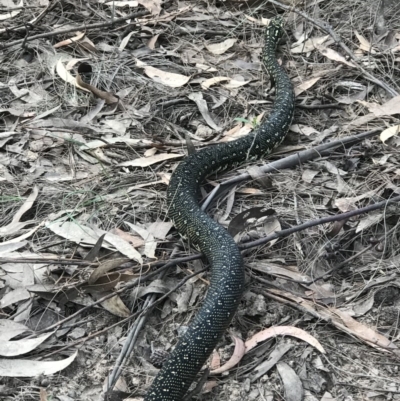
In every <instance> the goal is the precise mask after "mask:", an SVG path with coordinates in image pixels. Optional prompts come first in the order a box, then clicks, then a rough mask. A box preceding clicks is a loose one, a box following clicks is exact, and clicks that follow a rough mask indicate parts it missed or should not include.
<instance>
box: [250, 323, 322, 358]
mask: <svg viewBox="0 0 400 401" xmlns="http://www.w3.org/2000/svg"><path fill="white" fill-rule="evenodd" d="M276 336H292V337H296V338H298V339H300V340H303V341H305V342H307V343H309V344H310V345H312V346H313V347H314V348H316V349H317V350H318V351H319V352H321V353H322V354H325V350H324V348H323V346H322V345H321V343H320V342H319V341H318V340H317V339H316V338H315V337H313V336H312V335H310V334H308V333H307V332H306V331H304V330H302V329H299V328H297V327H293V326H274V327H269V328H268V329H265V330H263V331H260V332H258V333H257V334H255V335H254V336H253V337H251V338H250V339H249V340H247V341H246V343H245V346H246V353H247V352H249V351H250V350H251V349H253V348H254V347H256V346H257V345H258V344H259V343H261V342H262V341H265V340H268V339H269V338H273V337H276Z"/></svg>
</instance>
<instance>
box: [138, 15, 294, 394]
mask: <svg viewBox="0 0 400 401" xmlns="http://www.w3.org/2000/svg"><path fill="white" fill-rule="evenodd" d="M282 24H283V22H282V18H281V17H276V18H274V19H272V20H271V22H270V24H269V25H268V26H267V28H266V31H265V44H264V50H263V53H262V60H263V64H264V66H265V68H266V69H267V71H268V73H269V74H270V75H271V78H272V79H273V81H274V82H275V87H276V98H275V102H274V106H273V110H272V113H271V114H270V116H269V118H268V119H267V120H266V121H265V122H263V123H262V124H260V125H259V126H258V127H257V128H256V129H254V130H253V131H252V132H251V133H250V134H248V135H246V136H245V137H243V138H240V139H238V140H235V141H232V142H228V143H224V144H219V145H217V146H215V147H210V148H206V149H203V150H201V151H199V152H197V153H195V154H192V155H190V156H188V157H187V158H186V159H185V160H183V161H182V162H181V163H180V164H179V165H178V167H177V168H176V170H175V171H174V173H173V174H172V177H171V181H170V184H169V187H168V190H167V204H168V210H169V211H168V214H169V217H170V218H171V220H172V221H173V223H174V225H175V227H176V228H177V230H178V231H179V233H180V234H181V235H183V236H185V237H187V238H189V239H190V241H191V242H192V243H194V244H195V245H196V246H197V247H198V248H200V250H201V251H202V252H203V253H204V255H205V256H206V257H207V259H208V262H209V263H210V265H211V280H210V281H211V282H210V286H209V289H208V292H207V295H206V297H205V300H204V303H203V305H202V307H201V309H200V311H199V312H198V314H197V315H196V316H195V318H194V319H193V321H192V322H191V324H190V326H189V328H188V329H187V331H186V333H185V334H184V335H183V336H182V337H181V338H180V340H179V342H178V344H177V346H176V347H175V349H174V350H173V351H172V353H171V354H170V355H169V358H168V359H167V361H166V362H165V363H164V364H163V366H162V368H161V370H160V372H159V373H158V375H157V377H156V378H155V379H154V381H153V383H152V385H151V387H150V389H149V391H148V393H147V394H146V397H145V401H180V400H182V399H183V397H184V395H185V393H186V392H187V390H188V388H189V387H190V385H191V384H192V382H193V381H194V379H195V377H196V374H197V373H198V372H199V371H200V369H201V367H202V366H203V364H204V363H205V361H206V360H207V358H208V357H209V355H210V354H211V352H212V350H213V349H214V348H215V346H216V345H217V342H218V341H219V339H220V338H221V336H222V334H223V333H224V331H225V329H226V328H227V326H228V325H229V323H230V321H231V319H232V317H233V315H234V313H235V311H236V308H237V306H238V304H239V301H240V298H241V295H242V292H243V289H244V284H245V280H244V266H243V259H242V256H241V253H240V251H239V248H238V246H237V245H236V243H235V242H234V241H233V238H232V237H231V236H230V235H229V234H228V233H227V231H226V230H225V229H224V228H223V227H221V226H220V225H219V224H218V223H217V222H215V221H214V220H213V219H212V218H210V217H209V216H208V215H207V214H206V213H204V212H203V211H202V210H201V209H200V208H199V205H198V201H197V200H198V189H199V185H200V183H201V182H202V181H203V180H204V178H205V177H206V176H207V175H209V174H211V173H213V172H217V171H225V170H227V169H229V168H231V167H233V166H237V165H239V164H242V163H244V162H246V161H250V160H257V159H259V158H261V157H263V156H264V155H266V154H268V153H270V152H271V151H272V150H273V149H274V148H275V147H277V146H278V145H279V144H280V143H281V142H282V140H283V139H284V137H285V136H286V133H287V131H288V129H289V126H290V123H291V121H292V118H293V113H294V94H293V89H292V85H291V82H290V79H289V77H288V76H287V75H286V73H285V71H284V70H283V69H282V67H281V66H280V65H279V63H278V61H277V59H276V56H275V51H276V45H277V42H278V40H279V38H280V37H281V36H282V33H283V27H282Z"/></svg>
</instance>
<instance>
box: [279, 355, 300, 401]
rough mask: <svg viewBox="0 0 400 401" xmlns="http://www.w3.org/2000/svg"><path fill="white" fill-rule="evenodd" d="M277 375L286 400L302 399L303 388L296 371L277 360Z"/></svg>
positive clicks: (297, 400)
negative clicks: (280, 380)
mask: <svg viewBox="0 0 400 401" xmlns="http://www.w3.org/2000/svg"><path fill="white" fill-rule="evenodd" d="M276 368H277V370H278V373H279V376H280V377H281V379H282V383H283V386H284V389H285V400H286V401H302V400H303V396H304V388H303V385H302V383H301V380H300V378H299V376H297V374H296V372H295V371H294V370H293V369H292V368H291V367H290V366H289V365H288V364H287V363H284V362H279V363H277V365H276Z"/></svg>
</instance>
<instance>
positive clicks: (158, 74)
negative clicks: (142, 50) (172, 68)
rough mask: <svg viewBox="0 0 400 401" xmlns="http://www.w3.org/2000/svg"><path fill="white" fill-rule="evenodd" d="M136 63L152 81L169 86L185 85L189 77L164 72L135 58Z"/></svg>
mask: <svg viewBox="0 0 400 401" xmlns="http://www.w3.org/2000/svg"><path fill="white" fill-rule="evenodd" d="M136 65H137V66H138V67H141V68H143V69H144V73H145V74H146V75H147V76H148V77H149V78H151V79H152V80H153V81H154V82H157V83H160V84H162V85H165V86H169V87H171V88H180V87H181V86H183V85H186V84H187V83H188V82H189V80H190V77H187V76H185V75H182V74H176V73H174V72H166V71H163V70H160V69H158V68H155V67H151V66H149V65H146V64H145V63H143V61H140V60H138V59H136Z"/></svg>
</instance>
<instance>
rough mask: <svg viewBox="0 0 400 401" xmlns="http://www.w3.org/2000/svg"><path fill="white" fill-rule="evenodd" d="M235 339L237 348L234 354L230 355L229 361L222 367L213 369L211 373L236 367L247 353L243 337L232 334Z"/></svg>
mask: <svg viewBox="0 0 400 401" xmlns="http://www.w3.org/2000/svg"><path fill="white" fill-rule="evenodd" d="M232 338H233V340H234V341H235V349H234V351H233V354H232V356H231V357H230V359H229V361H227V362H226V363H225V364H224V365H222V366H221V367H219V368H217V369H214V370H212V371H211V372H210V373H211V374H219V373H223V372H226V371H228V370H229V369H232V368H233V367H235V366H236V365H237V364H238V363H239V362H240V361H241V359H242V358H243V356H244V354H245V353H246V348H245V345H244V342H243V340H242V339H240V338H238V337H236V336H232Z"/></svg>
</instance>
